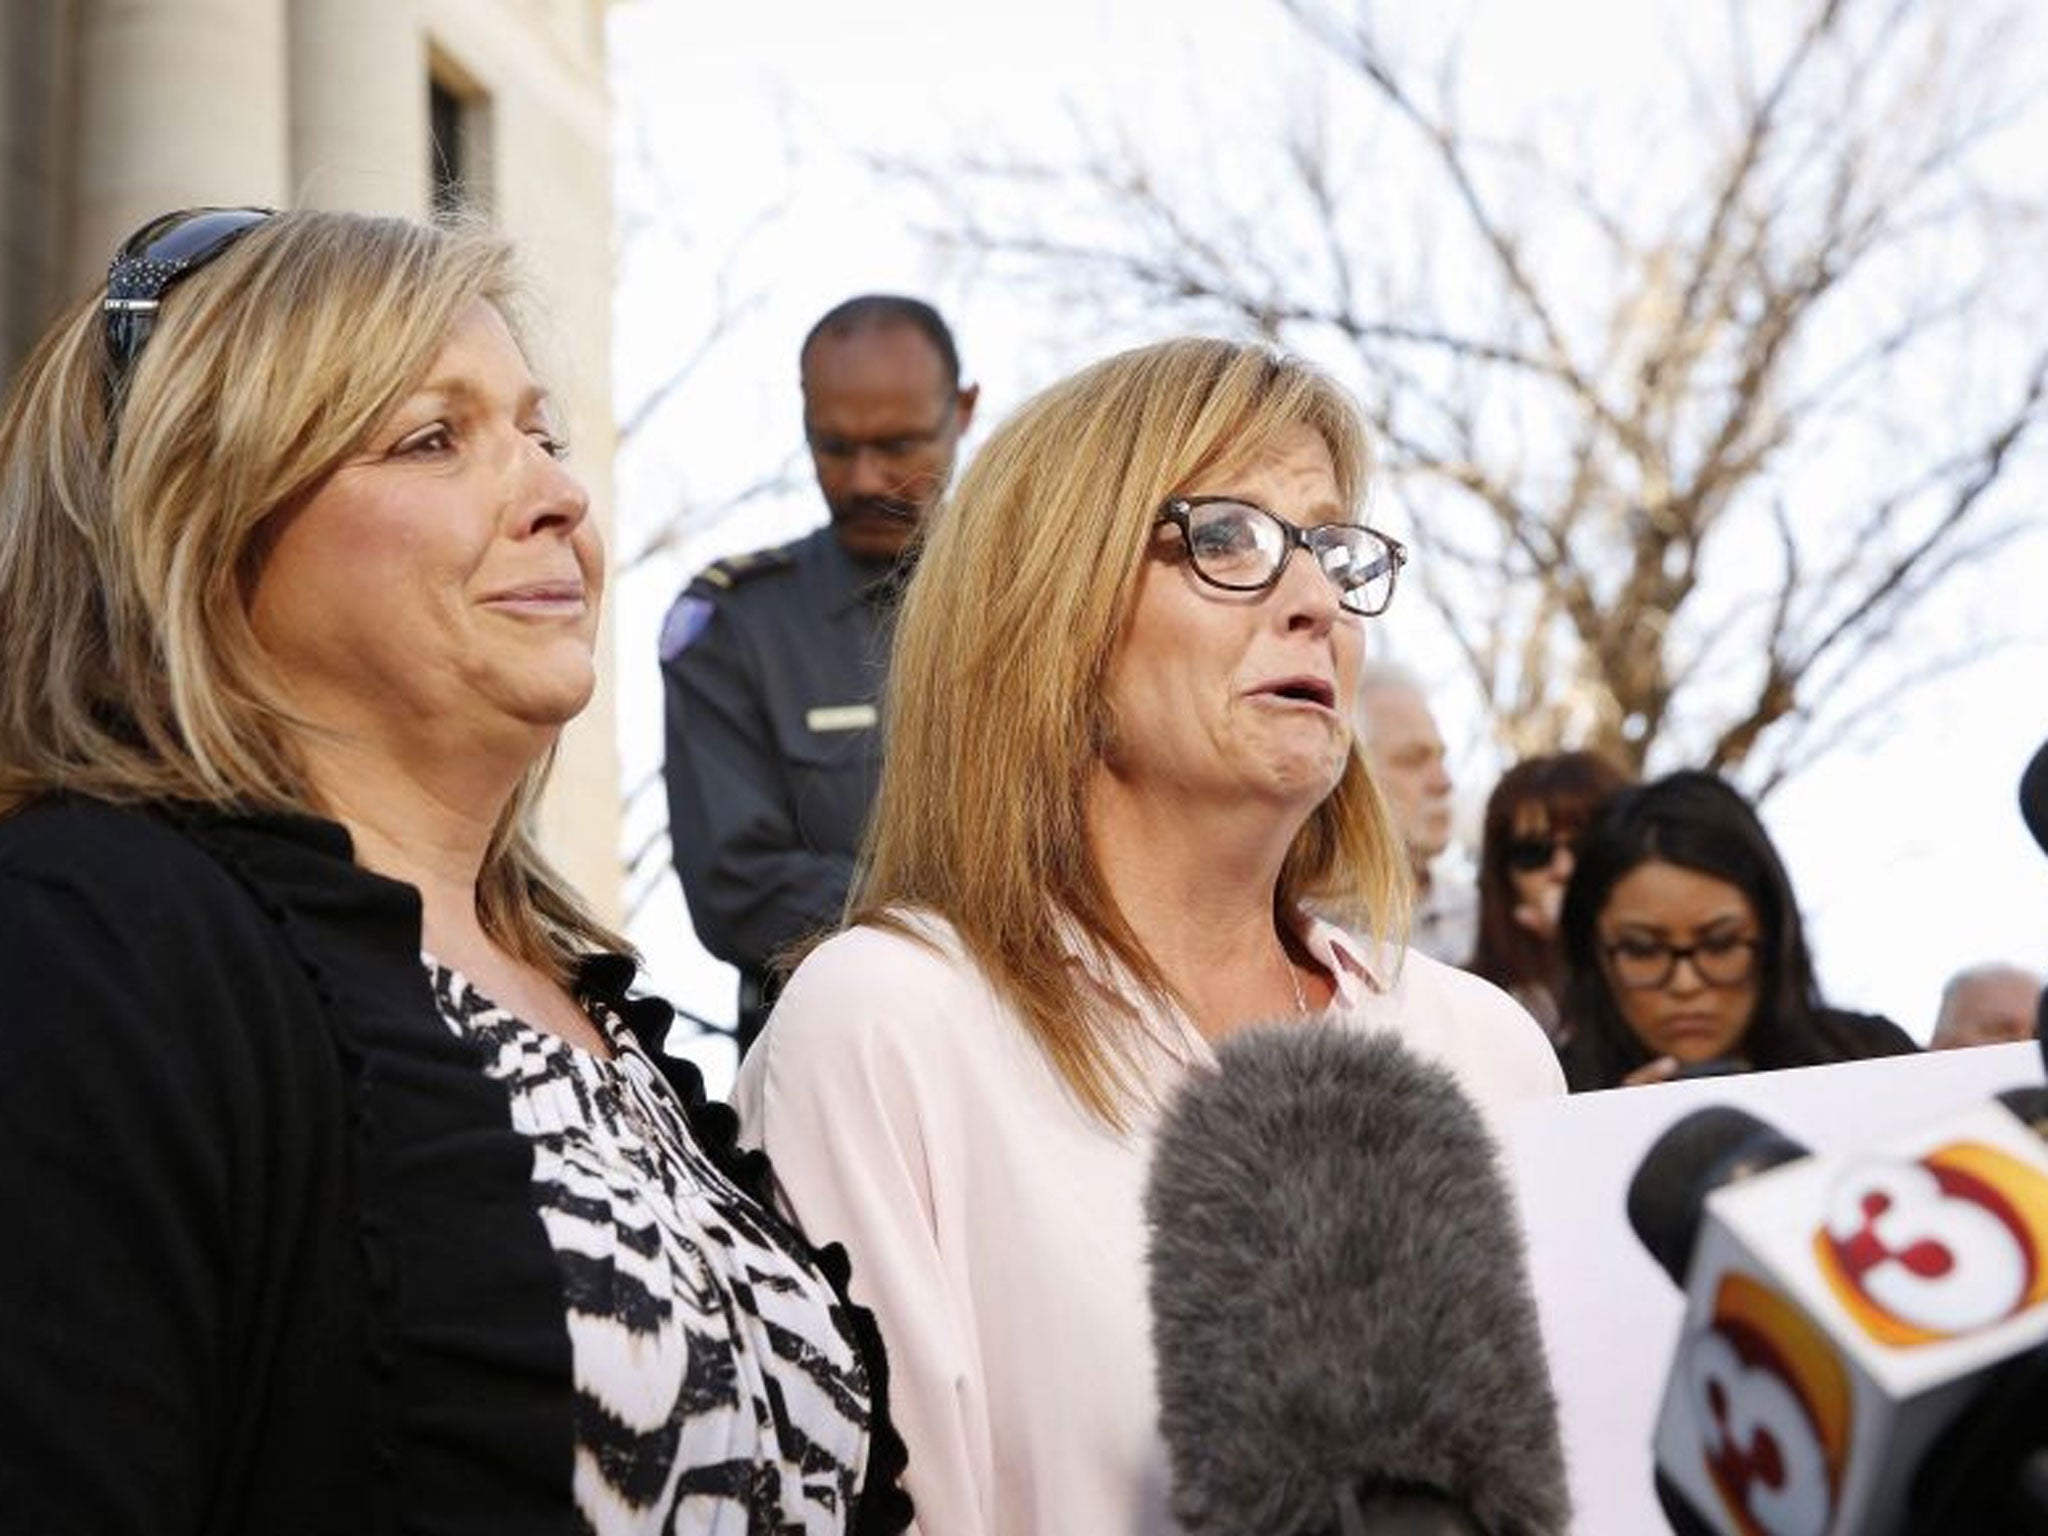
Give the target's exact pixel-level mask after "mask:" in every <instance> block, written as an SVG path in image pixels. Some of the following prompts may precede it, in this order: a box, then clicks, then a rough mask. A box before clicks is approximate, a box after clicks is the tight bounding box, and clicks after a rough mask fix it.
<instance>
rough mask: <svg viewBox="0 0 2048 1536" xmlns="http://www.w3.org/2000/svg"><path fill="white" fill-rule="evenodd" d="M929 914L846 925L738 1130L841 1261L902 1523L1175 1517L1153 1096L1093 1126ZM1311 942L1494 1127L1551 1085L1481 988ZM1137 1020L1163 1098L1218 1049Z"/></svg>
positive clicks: (990, 1535)
mask: <svg viewBox="0 0 2048 1536" xmlns="http://www.w3.org/2000/svg"><path fill="white" fill-rule="evenodd" d="M920 927H921V931H923V932H924V933H925V934H926V935H927V937H928V938H929V939H930V940H931V943H932V945H933V946H934V947H926V946H925V945H923V944H919V943H917V942H915V941H913V940H911V939H908V938H905V937H903V936H901V935H898V934H894V933H889V932H885V931H882V930H879V929H873V928H857V929H854V930H851V931H850V932H847V933H843V934H840V935H839V936H837V937H836V938H833V939H831V940H830V941H828V942H827V943H825V944H823V945H821V946H820V947H819V948H818V949H817V950H816V951H815V952H813V953H812V955H811V956H810V957H809V958H808V959H807V960H806V961H805V962H804V963H803V965H802V966H801V967H799V968H798V970H797V972H796V975H795V976H794V977H792V978H791V980H790V983H789V986H788V988H787V990H786V991H784V993H783V995H782V999H781V1002H780V1003H779V1004H778V1005H777V1007H776V1010H775V1015H774V1018H773V1019H772V1020H771V1022H770V1024H769V1026H768V1029H767V1031H766V1032H765V1033H764V1034H763V1036H762V1037H761V1040H760V1041H759V1043H758V1044H757V1045H756V1046H755V1048H754V1049H753V1051H752V1052H751V1053H750V1054H749V1056H748V1058H747V1060H746V1062H745V1064H744V1066H743V1067H742V1069H741V1071H740V1076H739V1081H738V1083H737V1085H736V1086H735V1089H734V1096H733V1097H734V1103H735V1105H736V1106H737V1108H738V1110H739V1113H740V1116H741V1119H742V1122H743V1125H744V1131H743V1139H744V1140H746V1141H747V1142H749V1143H750V1144H752V1145H757V1146H765V1147H766V1148H767V1150H768V1152H769V1154H770V1156H771V1157H772V1158H773V1159H774V1162H775V1169H776V1173H777V1175H778V1177H779V1179H780V1181H781V1188H782V1194H783V1198H784V1199H785V1200H786V1201H787V1203H788V1205H789V1207H790V1208H791V1210H792V1211H793V1213H794V1214H795V1216H796V1217H797V1219H798V1221H799V1222H800V1223H801V1224H802V1226H803V1229H804V1231H805V1233H806V1235H807V1236H808V1237H809V1238H810V1239H811V1241H813V1242H815V1243H827V1242H843V1243H845V1244H846V1246H847V1248H848V1250H849V1251H850V1253H851V1255H852V1258H853V1295H854V1298H855V1299H856V1300H857V1301H860V1302H862V1303H863V1304H865V1305H866V1306H868V1307H870V1308H872V1309H873V1310H874V1312H875V1315H876V1317H877V1319H878V1320H879V1322H880V1324H881V1329H882V1335H883V1338H884V1341H885V1342H886V1344H887V1346H888V1350H889V1368H890V1381H889V1404H890V1412H891V1414H892V1416H893V1417H894V1419H895V1421H896V1424H897V1426H898V1428H899V1429H900V1430H901V1431H902V1434H903V1438H904V1440H905V1441H906V1442H907V1443H908V1445H909V1448H910V1466H909V1470H908V1472H907V1474H906V1476H905V1478H904V1482H905V1485H906V1486H907V1487H908V1489H909V1491H910V1493H911V1496H912V1497H913V1498H914V1499H915V1500H916V1502H917V1510H918V1524H917V1526H916V1529H917V1530H919V1531H921V1532H923V1533H925V1536H1079V1533H1087V1536H1119V1533H1133V1536H1151V1533H1165V1532H1170V1531H1172V1530H1173V1529H1174V1527H1173V1524H1172V1522H1171V1520H1170V1519H1169V1517H1168V1515H1167V1512H1166V1496H1167V1465H1166V1452H1165V1447H1164V1445H1163V1444H1162V1443H1161V1441H1160V1439H1159V1434H1158V1430H1157V1427H1156V1423H1155V1421H1156V1418H1157V1404H1156V1402H1155V1399H1154V1389H1153V1368H1152V1345H1151V1324H1150V1316H1149V1309H1148V1307H1147V1303H1146V1297H1145V1292H1146V1275H1145V1225H1144V1218H1143V1212H1142V1201H1143V1195H1144V1185H1145V1175H1146V1163H1147V1159H1148V1156H1149V1150H1150V1145H1151V1139H1152V1134H1153V1129H1154V1124H1155V1121H1156V1117H1157V1110H1156V1109H1146V1110H1143V1111H1141V1112H1139V1113H1138V1114H1136V1115H1135V1116H1134V1117H1133V1119H1134V1123H1133V1125H1132V1127H1131V1129H1130V1130H1128V1131H1121V1132H1120V1131H1116V1130H1113V1129H1111V1128H1110V1127H1108V1126H1106V1125H1104V1124H1103V1123H1102V1122H1101V1121H1100V1120H1098V1119H1096V1118H1095V1117H1094V1116H1093V1115H1092V1114H1090V1113H1089V1112H1088V1111H1087V1110H1086V1109H1084V1108H1083V1107H1082V1106H1081V1105H1080V1103H1079V1102H1078V1101H1076V1100H1075V1099H1074V1097H1073V1096H1072V1094H1071V1093H1070V1092H1069V1091H1068V1089H1067V1087H1066V1084H1065V1081H1064V1080H1063V1079H1062V1078H1061V1077H1060V1076H1059V1074H1058V1072H1057V1071H1056V1070H1055V1069H1054V1068H1053V1067H1052V1066H1051V1065H1050V1063H1049V1062H1047V1060H1046V1059H1045V1057H1044V1056H1043V1054H1042V1053H1041V1052H1040V1049H1039V1047H1038V1045H1037V1043H1036V1042H1035V1041H1034V1040H1033V1039H1032V1037H1031V1036H1030V1035H1029V1034H1028V1033H1027V1032H1026V1030H1025V1028H1024V1027H1023V1025H1022V1024H1021V1023H1020V1022H1019V1021H1018V1020H1017V1018H1016V1017H1015V1015H1014V1014H1013V1013H1012V1012H1011V1011H1010V1010H1009V1009H1008V1008H1007V1007H1006V1006H1005V1005H1004V1003H1003V1002H1002V1001H1001V1000H1000V999H999V998H998V997H997V996H996V994H995V993H994V992H993V991H992V990H991V989H990V987H989V986H988V984H987V982H986V981H985V980H984V979H983V977H982V975H981V973H980V971H979V970H978V969H977V968H976V967H975V966H974V964H973V963H972V962H971V961H970V960H969V959H968V958H967V957H966V955H965V954H964V952H963V951H962V950H961V948H960V946H959V944H958V941H957V939H956V937H955V935H954V933H953V930H952V929H951V927H950V926H949V925H947V924H946V923H944V922H943V921H941V920H938V919H922V920H921V921H920ZM1302 937H1303V939H1304V942H1305V943H1306V945H1307V947H1308V949H1309V952H1310V953H1311V954H1313V955H1314V956H1315V957H1316V959H1317V960H1318V961H1319V962H1320V963H1321V964H1322V965H1324V966H1325V967H1326V968H1327V969H1328V970H1329V971H1330V973H1331V975H1332V976H1333V977H1334V978H1335V981H1336V996H1335V998H1334V1000H1333V1002H1332V1011H1333V1013H1334V1014H1335V1016H1336V1017H1337V1018H1338V1019H1340V1020H1342V1021H1343V1022H1345V1023H1348V1024H1353V1025H1356V1026H1357V1027H1359V1028H1361V1029H1390V1030H1393V1031H1395V1032H1396V1033H1398V1034H1399V1035H1400V1036H1401V1037H1402V1038H1403V1039H1404V1040H1405V1041H1406V1043H1407V1044H1409V1045H1410V1046H1412V1047H1413V1048H1414V1049H1416V1050H1417V1051H1418V1052H1420V1053H1422V1054H1424V1055H1426V1056H1430V1057H1434V1058H1435V1059H1437V1060H1439V1061H1441V1062H1443V1063H1444V1064H1445V1065H1446V1066H1448V1067H1449V1068H1450V1070H1451V1071H1452V1072H1453V1073H1455V1074H1456V1076H1457V1078H1458V1080H1459V1082H1460V1084H1461V1085H1462V1086H1463V1087H1464V1088H1465V1090H1466V1092H1467V1093H1469V1094H1470V1095H1471V1096H1472V1098H1473V1100H1474V1101H1475V1102H1476V1103H1477V1104H1478V1106H1479V1108H1480V1110H1481V1112H1482V1113H1483V1114H1485V1115H1486V1116H1487V1117H1488V1118H1489V1120H1496V1121H1497V1116H1498V1114H1499V1112H1500V1111H1501V1110H1502V1109H1503V1108H1504V1107H1505V1106H1507V1105H1509V1104H1511V1103H1514V1102H1515V1101H1517V1100H1520V1099H1526V1098H1532V1097H1537V1096H1541V1095H1550V1094H1561V1093H1563V1092H1564V1078H1563V1074H1562V1073H1561V1072H1560V1070H1559V1068H1558V1064H1557V1058H1556V1056H1555V1055H1554V1053H1553V1052H1552V1050H1551V1048H1550V1045H1549V1042H1548V1041H1547V1040H1546V1039H1545V1038H1544V1035H1543V1032H1542V1030H1541V1029H1540V1028H1538V1027H1537V1025H1536V1023H1535V1021H1534V1020H1532V1019H1531V1018H1530V1017H1529V1016H1528V1014H1527V1013H1525V1012H1524V1011H1523V1010H1522V1009H1521V1008H1520V1007H1519V1006H1517V1005H1516V1004H1515V1003H1513V1002H1512V1001H1510V1000H1509V999H1508V998H1507V997H1506V996H1505V995H1504V994H1503V993H1501V992H1500V991H1498V990H1496V989H1495V988H1494V987H1492V986H1491V985H1489V984H1488V983H1486V982H1483V981H1481V980H1479V979H1478V978H1477V977H1475V976H1471V975H1468V974H1467V973H1465V972H1463V971H1457V970H1453V969H1452V968H1450V967H1449V966H1446V965H1443V964H1440V963H1439V962H1437V961H1434V960H1431V959H1429V958H1427V957H1426V956H1424V955H1421V954H1419V953H1416V952H1413V951H1408V952H1406V953H1405V958H1403V959H1402V960H1401V962H1400V963H1399V964H1398V965H1391V966H1390V965H1385V964H1384V963H1382V964H1379V965H1376V964H1375V963H1374V959H1373V956H1374V951H1373V950H1372V948H1371V947H1370V946H1369V945H1368V944H1367V943H1366V942H1364V941H1362V940H1360V939H1357V938H1355V937H1353V936H1352V935H1349V934H1347V933H1345V932H1343V931H1342V930H1340V929H1338V928H1335V927H1333V926H1332V925H1330V924H1328V923H1324V922H1321V921H1319V920H1316V919H1313V918H1310V919H1305V920H1304V924H1303V929H1302ZM1148 1023H1149V1024H1150V1025H1151V1026H1152V1028H1151V1030H1150V1034H1151V1036H1152V1037H1153V1038H1152V1039H1151V1040H1150V1041H1149V1042H1148V1046H1147V1055H1146V1058H1145V1062H1144V1072H1145V1077H1146V1082H1147V1086H1148V1088H1149V1089H1151V1090H1152V1092H1153V1097H1154V1099H1155V1101H1159V1100H1164V1099H1165V1098H1167V1097H1168V1096H1170V1093H1171V1090H1172V1088H1173V1087H1174V1085H1175V1084H1177V1083H1178V1082H1179V1080H1180V1079H1181V1078H1182V1077H1183V1076H1184V1075H1185V1074H1186V1073H1187V1072H1188V1071H1189V1070H1190V1069H1191V1068H1192V1067H1194V1066H1197V1065H1201V1064H1205V1063H1213V1061H1214V1054H1213V1052H1212V1051H1211V1049H1210V1047H1209V1044H1208V1042H1207V1041H1206V1040H1205V1039H1204V1038H1203V1037H1202V1036H1201V1035H1200V1034H1199V1033H1197V1032H1196V1031H1195V1030H1194V1028H1193V1027H1192V1026H1191V1025H1189V1024H1188V1023H1187V1022H1186V1021H1185V1020H1184V1019H1181V1018H1180V1017H1178V1016H1177V1015H1176V1016H1172V1017H1167V1018H1160V1019H1154V1020H1149V1021H1148ZM1495 1130H1496V1134H1498V1131H1499V1127H1498V1124H1497V1123H1496V1125H1495Z"/></svg>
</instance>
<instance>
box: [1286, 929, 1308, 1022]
mask: <svg viewBox="0 0 2048 1536" xmlns="http://www.w3.org/2000/svg"><path fill="white" fill-rule="evenodd" d="M1280 963H1281V964H1282V965H1284V966H1286V967H1287V980H1288V984H1289V985H1291V986H1292V987H1293V988H1294V1016H1295V1017H1296V1018H1297V1019H1305V1018H1307V1017H1308V999H1307V998H1306V997H1305V996H1303V995H1302V990H1301V967H1300V966H1298V965H1296V964H1295V963H1294V961H1293V959H1292V957H1290V956H1289V955H1288V953H1287V950H1286V947H1285V946H1284V945H1283V946H1282V947H1281V950H1280Z"/></svg>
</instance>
